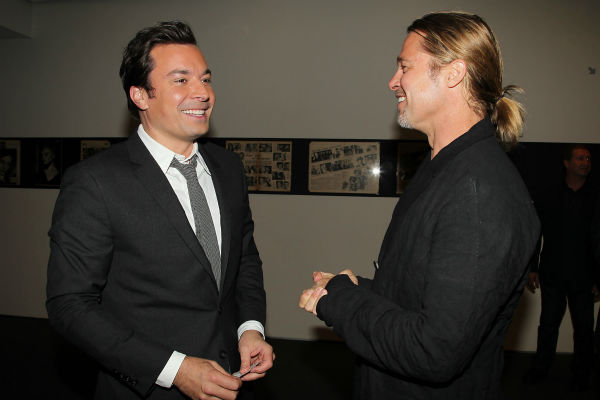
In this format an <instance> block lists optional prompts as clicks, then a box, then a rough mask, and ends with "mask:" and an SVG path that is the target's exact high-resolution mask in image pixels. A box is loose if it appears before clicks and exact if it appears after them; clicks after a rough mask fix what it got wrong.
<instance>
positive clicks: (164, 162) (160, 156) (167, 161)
mask: <svg viewBox="0 0 600 400" xmlns="http://www.w3.org/2000/svg"><path fill="white" fill-rule="evenodd" d="M137 133H138V136H139V137H140V139H141V140H142V143H144V145H145V146H146V148H147V149H148V151H149V152H150V154H151V155H152V157H153V158H154V160H155V161H156V163H157V164H158V166H159V167H160V170H161V171H162V172H163V173H165V174H166V173H167V171H168V169H169V167H170V166H171V161H173V157H175V158H176V159H177V161H179V162H182V163H185V162H188V161H189V159H190V158H192V156H193V155H194V154H196V155H197V156H198V165H199V166H200V167H201V169H202V170H203V171H205V172H206V173H207V174H209V175H210V171H209V170H208V166H207V165H206V163H205V162H204V158H202V154H200V152H199V151H198V143H196V142H194V147H193V148H192V152H191V154H190V156H189V157H185V156H183V155H181V154H177V153H175V152H173V151H171V150H169V149H167V148H166V147H165V146H163V145H162V144H160V143H158V142H157V141H156V140H154V139H153V138H152V137H151V136H150V135H148V133H147V132H146V130H145V129H144V127H143V126H142V124H140V126H139V127H138V130H137Z"/></svg>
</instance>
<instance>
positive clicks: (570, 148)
mask: <svg viewBox="0 0 600 400" xmlns="http://www.w3.org/2000/svg"><path fill="white" fill-rule="evenodd" d="M575 150H587V151H588V153H589V152H590V149H588V147H587V146H586V145H583V144H579V143H576V144H570V145H567V146H566V147H565V148H564V150H563V154H562V159H563V161H571V159H572V158H573V152H574V151H575Z"/></svg>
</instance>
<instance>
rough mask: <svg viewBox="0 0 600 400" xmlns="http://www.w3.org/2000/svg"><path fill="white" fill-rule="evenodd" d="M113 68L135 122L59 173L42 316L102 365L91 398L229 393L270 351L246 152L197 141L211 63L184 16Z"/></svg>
mask: <svg viewBox="0 0 600 400" xmlns="http://www.w3.org/2000/svg"><path fill="white" fill-rule="evenodd" d="M120 76H121V79H122V82H123V89H124V90H125V93H126V95H127V101H128V107H129V109H130V111H131V112H132V114H133V115H134V116H136V117H139V119H140V121H141V124H140V126H139V127H138V130H137V132H136V133H135V134H133V135H132V136H131V137H130V138H129V140H127V141H126V142H124V143H121V144H118V145H115V146H113V147H111V148H110V149H108V150H106V151H104V152H102V153H99V154H98V155H96V156H94V157H91V158H89V159H86V160H84V161H82V162H81V163H79V164H77V165H75V166H73V167H71V168H70V169H69V170H68V171H67V173H66V174H65V176H64V179H63V183H62V188H61V192H60V195H59V197H58V200H57V202H56V206H55V210H54V215H53V220H52V227H51V229H50V233H49V235H50V245H51V255H50V261H49V265H48V287H47V292H48V300H47V309H48V316H49V318H50V322H51V324H52V326H53V327H54V328H55V329H56V330H57V331H58V332H60V333H61V334H62V335H64V336H65V337H67V338H68V339H69V340H71V341H72V342H73V343H75V344H76V345H78V346H79V347H81V348H82V349H83V350H84V351H86V352H87V353H88V354H90V355H91V356H92V357H94V358H95V359H96V360H97V361H98V362H99V363H100V364H101V366H102V369H101V371H100V373H99V376H98V383H97V387H96V398H99V399H128V398H131V399H136V398H142V397H143V398H150V399H177V398H184V397H186V396H189V397H191V398H193V399H199V398H202V399H204V398H219V399H233V398H236V396H237V394H238V390H239V389H240V387H241V385H242V381H249V380H254V379H257V378H260V377H262V376H263V375H264V374H265V372H266V371H267V370H268V369H269V368H270V367H271V366H272V364H273V359H274V355H273V350H272V348H271V346H270V345H269V344H267V343H266V342H265V340H264V327H263V325H264V322H265V292H264V289H263V280H262V268H261V261H260V258H259V255H258V251H257V249H256V246H255V243H254V239H253V221H252V217H251V213H250V208H249V204H248V194H247V189H246V184H245V177H244V173H243V168H242V165H241V162H240V160H239V159H238V158H237V156H236V155H235V154H233V153H231V152H228V151H226V150H225V149H223V148H221V147H218V146H216V145H213V144H210V143H200V142H198V141H197V139H198V138H200V137H201V136H202V135H203V134H205V133H206V132H207V130H208V127H209V118H210V115H211V113H212V109H213V106H214V92H213V89H212V87H211V80H210V78H211V73H210V70H209V69H208V67H207V64H206V61H205V59H204V57H203V55H202V53H201V52H200V50H199V49H198V47H197V46H196V40H195V38H194V35H193V33H192V32H191V30H190V28H189V27H188V26H187V25H186V24H184V23H181V22H166V23H160V24H157V25H155V26H152V27H149V28H146V29H143V30H141V31H140V32H138V33H137V35H136V36H135V37H134V38H133V39H132V40H131V41H130V42H129V44H128V46H127V48H126V49H125V51H124V53H123V61H122V64H121V69H120ZM202 198H204V199H203V200H202ZM240 362H241V365H240ZM251 364H252V365H255V366H254V368H253V369H252V371H251V372H250V373H248V374H246V375H245V376H243V377H242V378H241V379H240V378H238V377H235V376H232V375H231V372H233V371H236V370H237V369H238V368H239V369H240V372H242V373H245V372H248V371H249V370H250V367H251ZM172 385H174V386H176V387H177V389H176V388H173V387H172ZM243 391H244V388H243V387H242V390H241V392H240V393H243ZM209 396H213V397H209ZM240 397H242V396H240Z"/></svg>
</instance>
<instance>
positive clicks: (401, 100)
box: [398, 97, 406, 103]
mask: <svg viewBox="0 0 600 400" xmlns="http://www.w3.org/2000/svg"><path fill="white" fill-rule="evenodd" d="M404 100H406V97H398V103H402V102H403V101H404Z"/></svg>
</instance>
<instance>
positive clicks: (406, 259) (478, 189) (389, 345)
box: [299, 12, 539, 400]
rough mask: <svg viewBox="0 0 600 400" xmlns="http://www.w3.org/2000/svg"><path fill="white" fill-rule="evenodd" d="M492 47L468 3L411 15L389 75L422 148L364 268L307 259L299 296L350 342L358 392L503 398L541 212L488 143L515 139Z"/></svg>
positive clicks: (514, 111)
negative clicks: (425, 147)
mask: <svg viewBox="0 0 600 400" xmlns="http://www.w3.org/2000/svg"><path fill="white" fill-rule="evenodd" d="M501 65H502V61H501V58H500V50H499V46H498V43H497V42H496V40H495V38H494V35H493V33H492V31H491V29H490V28H489V27H488V25H487V24H486V23H485V22H484V21H483V20H482V19H481V18H480V17H478V16H476V15H472V14H467V13H457V12H452V13H433V14H428V15H426V16H424V17H423V18H420V19H417V20H416V21H414V22H413V23H412V25H411V26H410V27H409V28H408V36H407V38H406V40H405V42H404V45H403V47H402V52H401V53H400V55H399V56H398V71H397V72H396V74H395V75H394V76H393V77H392V79H391V81H390V83H389V88H390V90H392V92H394V94H395V96H396V98H397V99H398V123H399V124H400V125H401V126H402V127H405V128H414V129H418V130H420V131H422V132H424V133H425V134H426V135H427V138H428V141H429V145H430V146H431V153H430V154H429V155H428V157H426V158H425V160H424V161H423V163H422V164H421V165H420V167H419V169H418V171H417V173H416V174H415V176H414V177H413V178H412V180H411V182H410V183H409V185H408V187H407V188H406V191H405V192H404V194H403V195H402V196H401V197H400V199H399V201H398V204H397V205H396V208H395V210H394V213H393V215H392V220H391V222H390V225H389V227H388V230H387V233H386V234H385V237H384V239H383V243H382V245H381V251H380V253H379V258H378V260H377V262H376V263H375V265H376V271H375V276H374V278H373V279H372V280H371V279H365V278H360V277H356V276H354V275H353V274H352V272H351V271H348V270H347V271H343V273H340V274H338V275H337V276H333V275H332V274H328V273H324V272H315V273H314V274H313V280H314V282H315V286H313V287H312V288H310V289H307V290H305V291H304V292H303V294H302V295H301V297H300V303H299V305H300V307H302V308H304V309H306V310H307V311H310V312H313V313H315V314H316V315H317V316H318V317H319V318H320V319H322V320H323V321H325V323H326V324H327V325H330V326H332V327H333V329H334V331H335V332H336V333H338V334H339V335H340V336H341V337H342V338H343V339H344V340H345V341H346V344H347V345H348V346H349V348H350V349H351V350H352V351H354V352H355V353H356V354H357V355H358V361H359V367H358V371H357V376H356V379H355V381H354V396H355V398H357V399H405V398H406V399H409V398H410V399H443V400H447V399H460V400H464V399H499V398H501V397H502V395H501V386H500V376H501V373H502V366H503V351H504V350H503V343H504V339H505V337H506V333H507V331H508V326H509V324H510V321H511V319H512V316H513V313H514V311H515V309H516V307H517V304H518V302H519V298H520V296H521V293H522V291H523V286H524V284H525V281H526V278H527V264H528V261H529V259H530V257H531V255H532V253H533V250H534V248H535V244H536V240H537V236H538V233H539V221H538V219H537V216H536V213H535V210H534V208H533V205H532V204H531V200H530V198H529V195H528V193H527V189H526V188H525V185H524V184H523V182H522V180H521V178H520V176H519V174H518V172H517V171H516V169H515V167H514V166H513V165H512V163H511V162H510V161H509V159H508V158H507V156H506V154H505V153H504V151H503V149H502V147H501V145H500V144H499V143H498V142H499V141H500V142H503V143H512V142H515V141H516V140H517V138H518V136H519V133H520V131H521V125H522V110H521V106H520V104H519V103H517V102H516V101H514V100H510V99H508V98H507V97H506V96H507V95H508V94H509V93H510V92H511V90H512V89H514V87H510V86H509V87H504V88H503V87H502V67H501Z"/></svg>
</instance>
